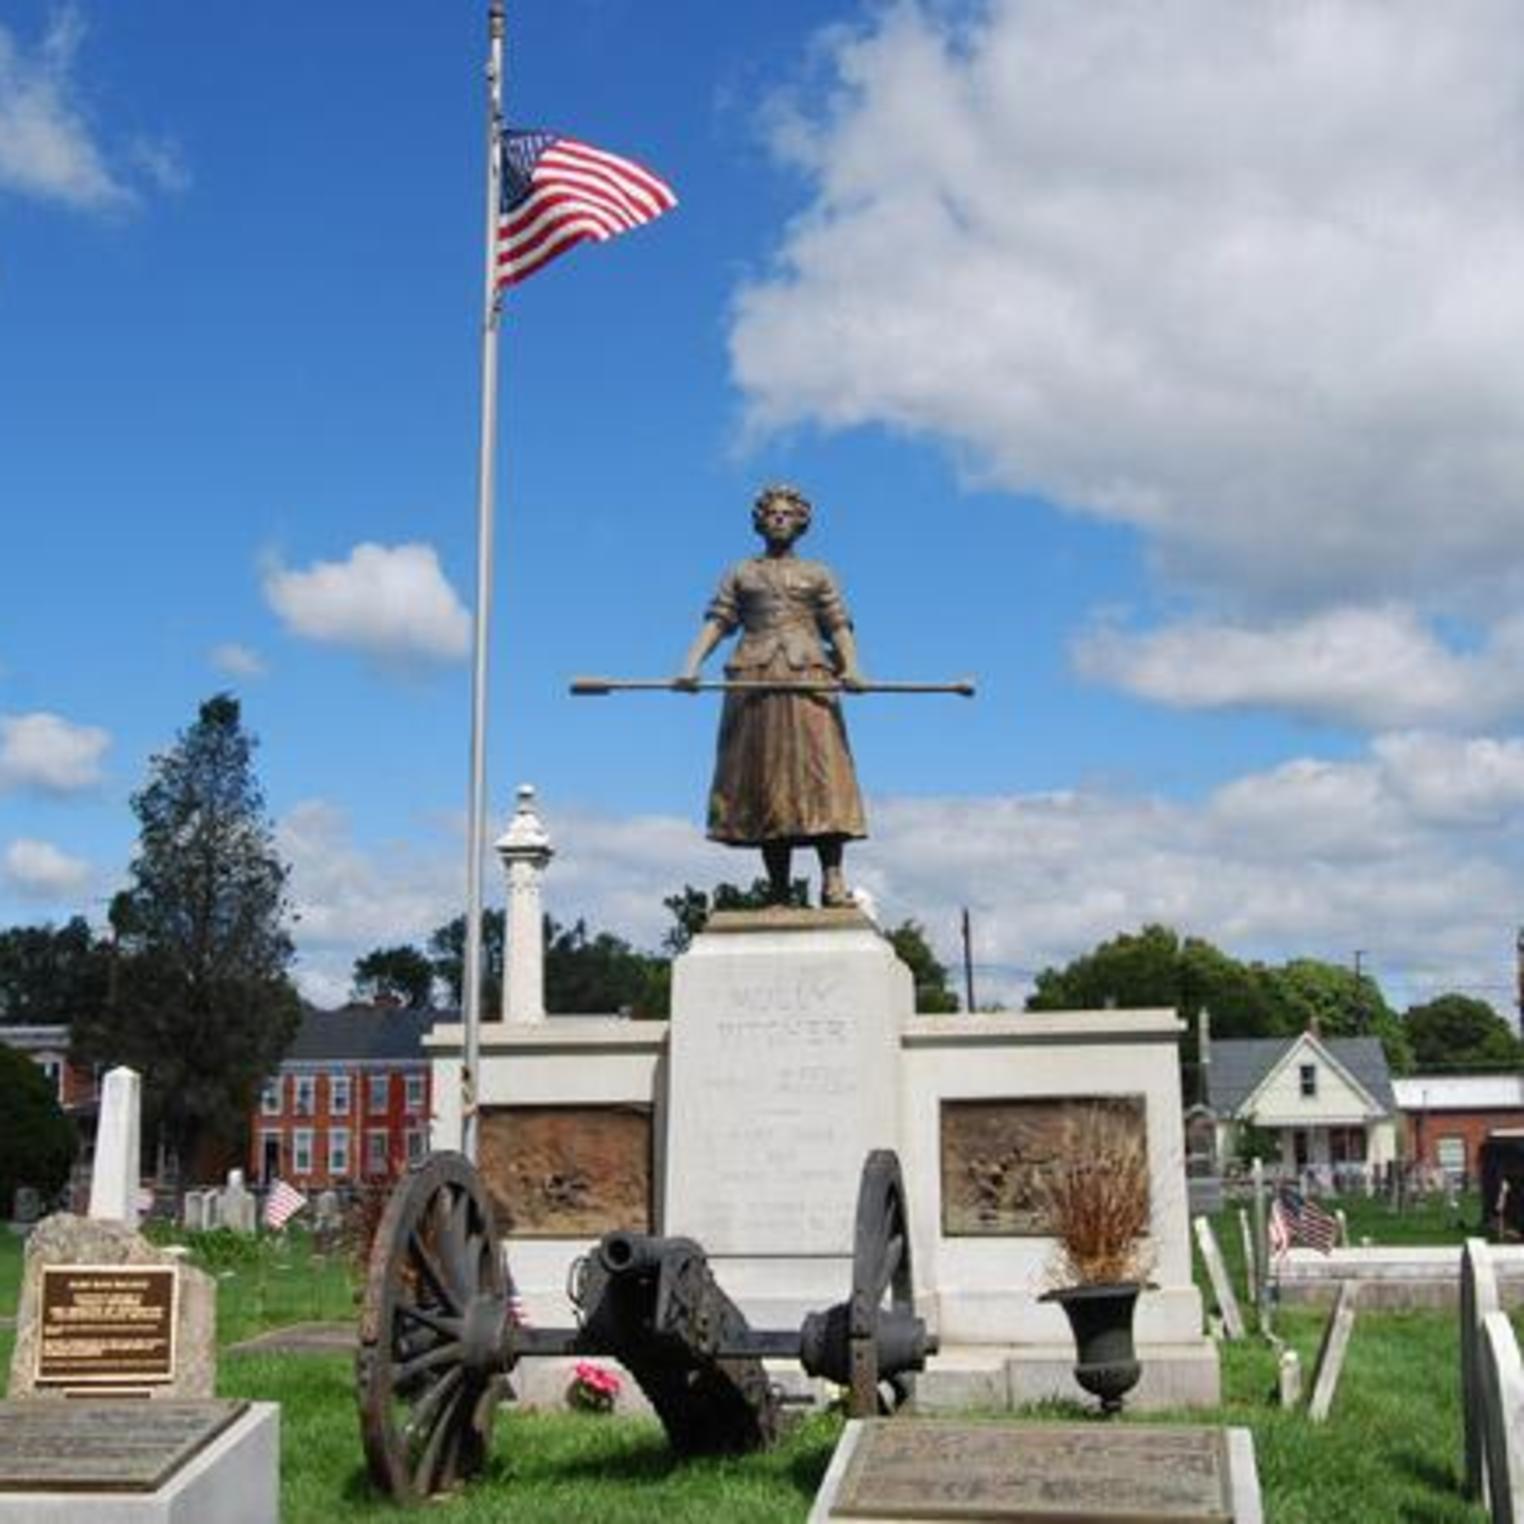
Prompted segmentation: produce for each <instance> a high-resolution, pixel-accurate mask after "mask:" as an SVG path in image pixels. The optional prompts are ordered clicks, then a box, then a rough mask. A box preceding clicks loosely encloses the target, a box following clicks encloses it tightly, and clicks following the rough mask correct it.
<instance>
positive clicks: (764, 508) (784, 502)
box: [751, 482, 812, 540]
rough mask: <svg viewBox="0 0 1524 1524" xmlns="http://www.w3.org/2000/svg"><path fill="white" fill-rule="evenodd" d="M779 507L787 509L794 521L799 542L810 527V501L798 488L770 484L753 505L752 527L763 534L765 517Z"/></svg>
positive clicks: (781, 484)
mask: <svg viewBox="0 0 1524 1524" xmlns="http://www.w3.org/2000/svg"><path fill="white" fill-rule="evenodd" d="M779 507H783V508H787V509H788V511H789V514H790V516H791V517H792V519H793V521H794V538H795V539H796V540H797V539H798V538H799V536H800V535H802V534H804V533H805V532H806V531H807V530H808V529H809V527H810V514H811V512H812V509H811V507H810V500H809V498H807V497H806V496H805V495H804V494H803V493H802V492H801V491H800V490H799V489H798V488H797V487H790V486H788V485H787V484H786V483H784V482H769V483H768V485H767V486H765V487H764V488H763V489H762V490H761V491H760V492H759V493H758V494H757V497H756V501H755V502H754V503H753V504H752V505H751V527H752V528H753V529H755V530H756V531H757V533H758V534H761V533H762V520H763V515H764V514H766V513H768V511H769V510H775V509H777V508H779Z"/></svg>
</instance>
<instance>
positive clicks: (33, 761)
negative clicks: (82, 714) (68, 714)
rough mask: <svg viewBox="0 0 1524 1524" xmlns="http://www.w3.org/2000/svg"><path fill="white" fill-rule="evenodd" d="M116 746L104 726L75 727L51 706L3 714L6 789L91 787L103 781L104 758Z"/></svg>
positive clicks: (2, 785)
mask: <svg viewBox="0 0 1524 1524" xmlns="http://www.w3.org/2000/svg"><path fill="white" fill-rule="evenodd" d="M110 744H111V736H110V734H109V732H107V731H105V730H102V729H101V728H100V727H99V726H98V725H75V724H73V723H71V722H70V721H69V720H66V719H64V718H63V717H62V716H61V715H57V714H49V713H48V712H47V711H45V710H38V711H35V712H34V713H31V714H6V715H0V789H8V788H34V789H40V790H42V791H43V792H44V793H52V794H68V793H74V792H76V791H78V790H80V789H86V788H90V787H92V786H94V785H95V784H97V783H99V782H100V779H101V765H100V763H101V756H102V755H103V753H104V752H105V750H106V748H107V747H108V746H109V745H110Z"/></svg>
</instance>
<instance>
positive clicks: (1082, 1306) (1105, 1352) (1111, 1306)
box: [1041, 1281, 1143, 1418]
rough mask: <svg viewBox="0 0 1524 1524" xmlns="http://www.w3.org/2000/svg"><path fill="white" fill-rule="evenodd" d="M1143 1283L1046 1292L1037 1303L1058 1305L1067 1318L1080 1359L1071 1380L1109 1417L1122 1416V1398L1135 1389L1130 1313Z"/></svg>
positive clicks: (1137, 1371) (1135, 1362)
mask: <svg viewBox="0 0 1524 1524" xmlns="http://www.w3.org/2000/svg"><path fill="white" fill-rule="evenodd" d="M1142 1289H1143V1284H1142V1282H1141V1281H1117V1282H1113V1283H1102V1284H1098V1285H1090V1286H1063V1287H1060V1288H1059V1289H1058V1290H1057V1291H1048V1292H1044V1293H1043V1295H1042V1297H1041V1300H1042V1301H1044V1302H1057V1303H1058V1305H1059V1306H1060V1307H1062V1308H1063V1309H1064V1311H1065V1312H1066V1313H1067V1314H1068V1316H1069V1326H1070V1328H1072V1329H1073V1330H1074V1348H1075V1353H1076V1354H1077V1355H1078V1356H1079V1358H1078V1359H1077V1360H1076V1361H1075V1365H1074V1379H1075V1380H1076V1381H1078V1382H1079V1384H1080V1385H1081V1386H1082V1387H1084V1389H1085V1390H1086V1391H1087V1392H1089V1393H1090V1395H1091V1396H1092V1397H1099V1398H1100V1400H1101V1412H1102V1413H1103V1414H1104V1415H1105V1416H1106V1417H1107V1418H1110V1417H1111V1416H1112V1415H1113V1414H1115V1413H1120V1412H1121V1411H1122V1399H1123V1397H1125V1396H1126V1395H1127V1394H1128V1392H1130V1391H1131V1390H1132V1389H1133V1387H1135V1386H1136V1385H1137V1384H1138V1377H1139V1376H1141V1375H1142V1374H1143V1367H1142V1366H1141V1365H1140V1364H1139V1363H1138V1357H1137V1351H1136V1350H1135V1349H1134V1348H1133V1342H1132V1311H1133V1308H1134V1307H1135V1306H1136V1305H1137V1300H1138V1293H1139V1292H1140V1291H1141V1290H1142Z"/></svg>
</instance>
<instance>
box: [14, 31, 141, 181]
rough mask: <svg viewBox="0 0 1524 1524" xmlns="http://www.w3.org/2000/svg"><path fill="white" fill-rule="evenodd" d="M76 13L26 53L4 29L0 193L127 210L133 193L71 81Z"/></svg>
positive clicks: (77, 39) (76, 40)
mask: <svg viewBox="0 0 1524 1524" xmlns="http://www.w3.org/2000/svg"><path fill="white" fill-rule="evenodd" d="M83 32H84V29H83V25H82V23H81V21H80V19H79V15H78V12H77V11H75V10H74V9H73V8H70V7H66V8H64V9H63V10H60V11H59V12H57V13H56V14H55V16H54V19H53V21H52V24H51V26H50V28H49V30H48V32H47V33H46V35H45V36H44V37H43V39H42V42H41V43H40V45H39V46H38V47H37V48H36V50H35V51H33V52H28V51H27V50H26V49H24V48H23V47H22V45H21V44H20V43H19V42H18V41H17V40H16V37H15V36H14V34H13V33H12V32H10V31H9V30H7V29H6V28H5V27H0V191H6V190H9V191H14V192H16V193H18V194H20V195H26V196H36V197H40V198H42V199H44V200H50V201H61V202H63V203H64V204H65V205H68V206H73V207H78V208H80V209H82V210H88V211H101V210H111V209H113V208H119V207H124V206H127V205H130V204H131V203H132V201H133V199H134V197H133V193H132V191H131V190H130V189H129V188H128V186H127V185H126V184H125V183H124V182H123V181H122V180H121V179H120V178H119V177H118V176H117V175H116V174H115V173H114V172H113V170H112V169H111V167H110V166H109V165H108V163H107V161H106V158H105V155H104V154H103V152H102V150H101V148H100V146H99V144H98V143H97V141H96V138H95V135H94V133H93V131H92V129H91V126H90V123H89V121H88V120H87V118H86V116H85V113H84V110H83V108H82V105H81V103H80V99H79V91H78V87H77V84H76V82H75V80H74V78H73V65H74V57H75V53H76V52H77V50H78V47H79V44H80V41H81V39H82V37H83Z"/></svg>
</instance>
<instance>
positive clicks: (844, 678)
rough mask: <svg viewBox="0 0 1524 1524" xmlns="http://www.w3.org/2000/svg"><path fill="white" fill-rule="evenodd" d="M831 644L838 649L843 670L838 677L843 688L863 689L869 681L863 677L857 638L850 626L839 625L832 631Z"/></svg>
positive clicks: (837, 652) (838, 657) (838, 656)
mask: <svg viewBox="0 0 1524 1524" xmlns="http://www.w3.org/2000/svg"><path fill="white" fill-rule="evenodd" d="M831 644H832V645H833V646H835V647H836V656H837V659H838V661H839V663H840V668H841V670H840V671H839V672H838V673H837V677H838V678H839V679H840V681H841V686H842V687H843V688H853V689H857V688H861V687H862V685H863V684H864V682H866V681H867V679H866V678H864V677H863V673H862V668H861V667H860V666H858V664H857V637H856V636H855V635H854V634H853V633H852V626H851V625H849V624H843V625H838V626H837V627H836V628H835V629H834V630H832V631H831Z"/></svg>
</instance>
